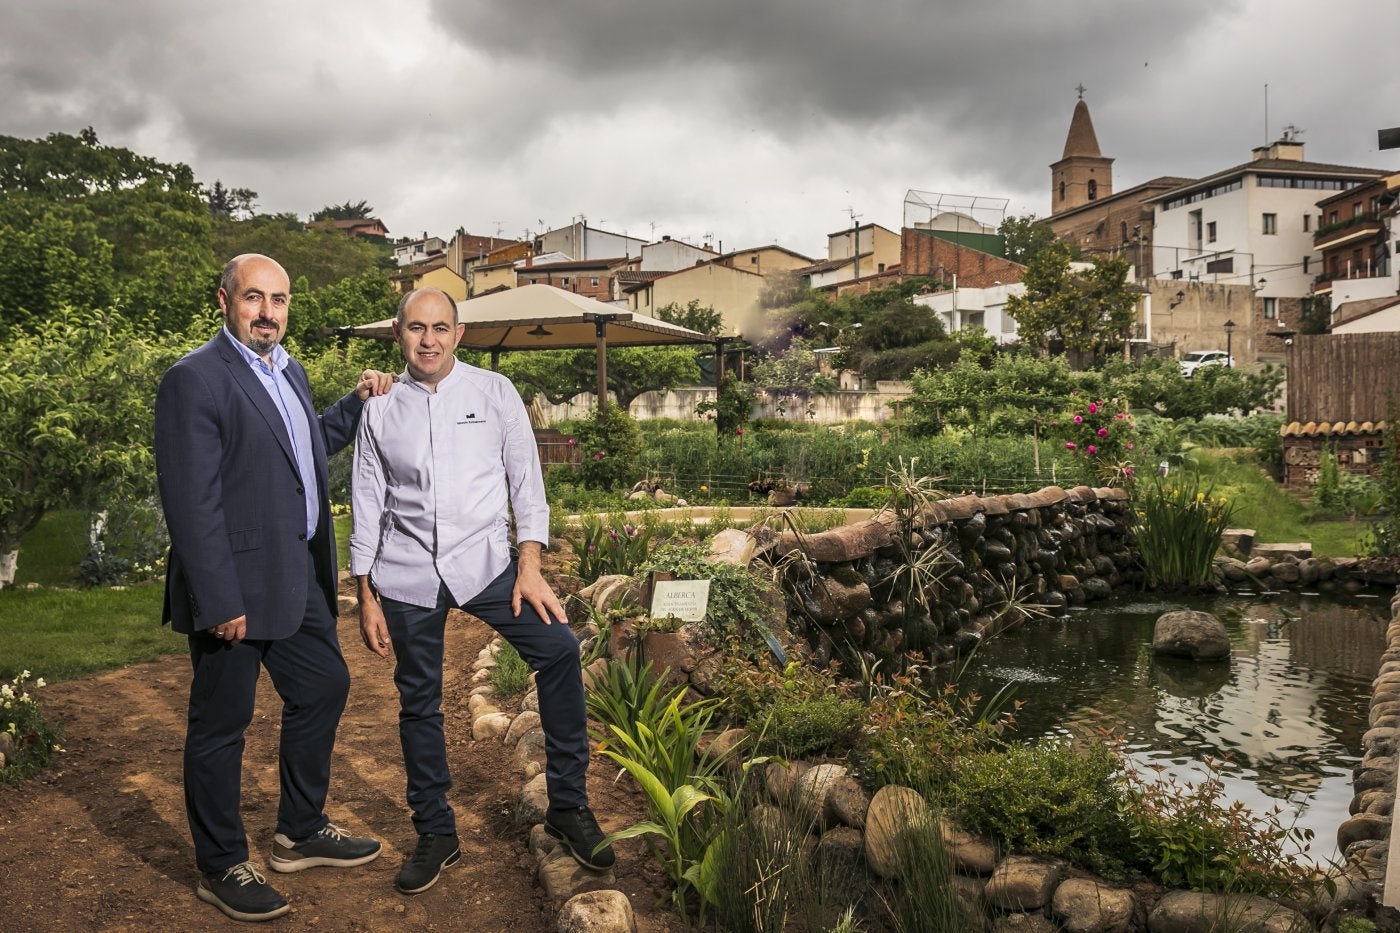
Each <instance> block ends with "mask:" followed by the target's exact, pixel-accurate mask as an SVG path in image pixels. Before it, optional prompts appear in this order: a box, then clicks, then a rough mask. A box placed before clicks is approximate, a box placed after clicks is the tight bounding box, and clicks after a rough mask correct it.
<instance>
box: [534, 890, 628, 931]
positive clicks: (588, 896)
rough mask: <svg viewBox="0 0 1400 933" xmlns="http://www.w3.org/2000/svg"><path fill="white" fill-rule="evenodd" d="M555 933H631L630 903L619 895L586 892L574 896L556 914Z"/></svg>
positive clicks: (617, 893) (610, 892) (615, 892)
mask: <svg viewBox="0 0 1400 933" xmlns="http://www.w3.org/2000/svg"><path fill="white" fill-rule="evenodd" d="M554 929H555V931H556V933H634V931H635V930H636V929H637V921H636V918H635V917H633V916H632V902H631V901H629V900H628V899H627V895H626V894H623V893H622V892H621V891H585V892H584V893H582V894H575V895H574V896H573V897H571V898H569V900H568V902H567V903H565V904H564V909H563V910H561V911H559V919H558V920H556V921H555V924H554Z"/></svg>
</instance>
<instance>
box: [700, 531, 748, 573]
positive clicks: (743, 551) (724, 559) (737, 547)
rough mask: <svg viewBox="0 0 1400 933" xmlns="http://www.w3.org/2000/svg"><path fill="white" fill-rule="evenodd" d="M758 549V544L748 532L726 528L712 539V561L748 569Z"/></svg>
mask: <svg viewBox="0 0 1400 933" xmlns="http://www.w3.org/2000/svg"><path fill="white" fill-rule="evenodd" d="M757 547H758V542H757V541H755V540H754V539H753V536H752V535H750V534H749V533H748V532H747V531H741V530H740V529H738V528H726V529H724V530H723V531H721V532H720V533H719V534H717V535H715V536H714V537H713V538H711V539H710V560H712V561H716V562H718V563H725V564H738V565H739V566H740V567H746V566H748V563H749V561H751V560H753V555H754V551H755V550H757Z"/></svg>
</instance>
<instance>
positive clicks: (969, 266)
mask: <svg viewBox="0 0 1400 933" xmlns="http://www.w3.org/2000/svg"><path fill="white" fill-rule="evenodd" d="M902 238H903V242H902V243H901V249H900V264H899V268H900V272H902V273H903V274H904V275H905V276H906V277H907V276H932V277H933V278H936V279H940V280H942V281H943V282H945V283H947V284H952V281H953V276H954V275H956V276H957V277H958V285H960V286H962V287H965V288H988V287H990V286H992V285H994V284H996V283H997V282H1001V283H1003V284H1010V283H1011V282H1019V281H1021V276H1022V274H1023V273H1024V272H1025V270H1026V267H1025V266H1023V265H1021V264H1020V263H1015V262H1012V261H1011V260H1009V259H1002V258H1001V257H1000V256H993V255H992V254H990V253H983V252H979V251H978V250H975V249H970V248H968V247H966V246H959V245H957V244H956V243H950V242H948V241H947V240H942V239H939V238H938V237H936V236H933V235H932V234H930V233H928V232H927V231H924V230H916V229H914V228H912V227H905V228H904V230H903V233H902Z"/></svg>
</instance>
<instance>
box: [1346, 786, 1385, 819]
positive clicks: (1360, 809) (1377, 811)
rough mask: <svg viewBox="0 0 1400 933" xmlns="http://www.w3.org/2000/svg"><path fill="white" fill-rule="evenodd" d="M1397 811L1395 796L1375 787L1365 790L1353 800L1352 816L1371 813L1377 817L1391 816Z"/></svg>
mask: <svg viewBox="0 0 1400 933" xmlns="http://www.w3.org/2000/svg"><path fill="white" fill-rule="evenodd" d="M1394 810H1395V795H1394V794H1393V793H1391V792H1390V791H1388V790H1386V789H1384V788H1381V787H1373V788H1371V789H1370V790H1363V791H1362V792H1361V793H1359V794H1357V795H1356V796H1355V797H1353V798H1352V799H1351V808H1350V812H1351V815H1352V816H1355V815H1356V814H1358V813H1371V814H1374V815H1376V816H1390V814H1391V813H1392V812H1394Z"/></svg>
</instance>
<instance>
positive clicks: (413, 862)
mask: <svg viewBox="0 0 1400 933" xmlns="http://www.w3.org/2000/svg"><path fill="white" fill-rule="evenodd" d="M461 857H462V848H461V846H460V845H459V844H458V842H457V834H456V833H453V834H452V835H450V836H435V835H433V834H432V833H422V834H420V835H419V836H418V847H417V848H416V849H414V850H413V855H412V857H410V858H409V859H408V861H406V862H404V863H403V867H402V868H400V869H399V877H398V878H397V879H395V881H394V887H396V888H398V889H399V891H401V892H402V893H404V894H422V893H423V892H424V891H426V890H428V889H429V888H431V887H432V886H433V885H435V884H437V880H438V876H439V875H441V874H442V870H443V869H444V868H447V867H448V866H451V865H456V864H457V860H458V859H460V858H461Z"/></svg>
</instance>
